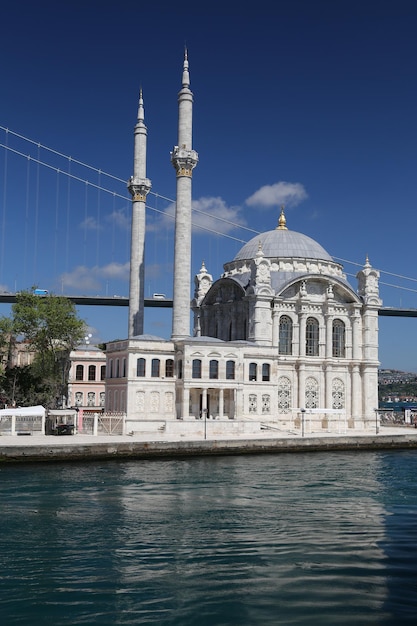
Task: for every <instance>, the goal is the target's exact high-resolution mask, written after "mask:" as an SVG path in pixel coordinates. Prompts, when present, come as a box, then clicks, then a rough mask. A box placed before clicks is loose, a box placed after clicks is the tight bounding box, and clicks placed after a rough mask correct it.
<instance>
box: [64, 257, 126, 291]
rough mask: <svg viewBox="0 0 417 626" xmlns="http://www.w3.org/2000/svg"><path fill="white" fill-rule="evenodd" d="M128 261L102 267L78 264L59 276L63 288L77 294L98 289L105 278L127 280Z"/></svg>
mask: <svg viewBox="0 0 417 626" xmlns="http://www.w3.org/2000/svg"><path fill="white" fill-rule="evenodd" d="M129 268H130V263H123V264H122V263H109V264H108V265H104V266H103V267H98V266H95V267H86V266H85V265H78V267H76V268H74V269H73V270H72V272H66V273H65V274H62V275H61V277H60V282H61V283H62V285H63V287H64V290H67V289H75V290H76V291H77V293H78V294H82V293H91V292H94V291H96V292H97V291H100V290H101V288H102V281H103V280H106V279H112V280H123V281H125V282H128V281H129Z"/></svg>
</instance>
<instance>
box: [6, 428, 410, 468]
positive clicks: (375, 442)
mask: <svg viewBox="0 0 417 626" xmlns="http://www.w3.org/2000/svg"><path fill="white" fill-rule="evenodd" d="M400 449H403V450H407V449H417V437H416V436H412V435H407V434H404V435H395V436H393V435H383V434H375V435H373V436H370V435H367V436H356V437H343V436H338V437H326V438H321V437H306V438H285V439H278V438H275V439H245V440H202V441H196V440H191V441H190V440H188V441H120V442H118V441H115V440H112V441H111V442H110V441H109V442H108V443H103V442H100V443H94V442H91V443H76V442H74V443H66V444H54V445H48V443H47V442H45V443H41V444H31V445H28V444H25V445H19V444H16V445H15V444H13V445H7V446H2V445H1V440H0V462H7V463H22V462H59V461H83V462H86V461H102V460H109V459H117V460H134V459H138V460H141V459H172V458H187V457H199V456H230V455H243V454H276V453H288V452H325V451H326V452H337V451H366V450H400Z"/></svg>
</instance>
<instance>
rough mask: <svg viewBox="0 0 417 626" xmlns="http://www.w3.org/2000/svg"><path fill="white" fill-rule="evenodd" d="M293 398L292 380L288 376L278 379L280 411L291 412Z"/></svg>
mask: <svg viewBox="0 0 417 626" xmlns="http://www.w3.org/2000/svg"><path fill="white" fill-rule="evenodd" d="M291 403H292V400H291V381H290V379H289V378H287V377H286V376H281V377H280V378H279V379H278V411H279V412H280V413H289V412H290V411H291V406H292V404H291Z"/></svg>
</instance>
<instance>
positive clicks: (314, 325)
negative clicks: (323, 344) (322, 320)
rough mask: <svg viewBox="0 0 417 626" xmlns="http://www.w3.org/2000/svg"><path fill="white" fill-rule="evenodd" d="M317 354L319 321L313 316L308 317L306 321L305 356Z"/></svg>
mask: <svg viewBox="0 0 417 626" xmlns="http://www.w3.org/2000/svg"><path fill="white" fill-rule="evenodd" d="M318 355H319V323H318V321H317V320H316V318H315V317H308V318H307V323H306V356H318Z"/></svg>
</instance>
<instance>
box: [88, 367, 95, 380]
mask: <svg viewBox="0 0 417 626" xmlns="http://www.w3.org/2000/svg"><path fill="white" fill-rule="evenodd" d="M95 379H96V366H95V365H89V366H88V380H95Z"/></svg>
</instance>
